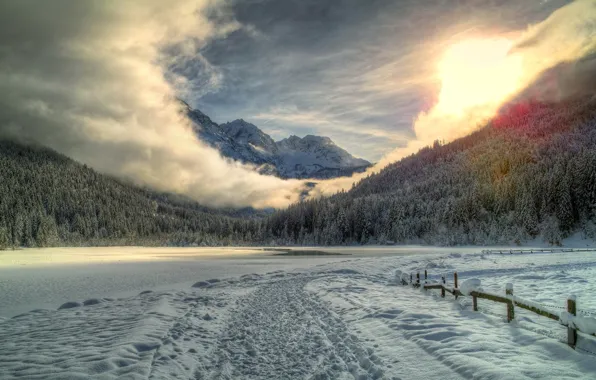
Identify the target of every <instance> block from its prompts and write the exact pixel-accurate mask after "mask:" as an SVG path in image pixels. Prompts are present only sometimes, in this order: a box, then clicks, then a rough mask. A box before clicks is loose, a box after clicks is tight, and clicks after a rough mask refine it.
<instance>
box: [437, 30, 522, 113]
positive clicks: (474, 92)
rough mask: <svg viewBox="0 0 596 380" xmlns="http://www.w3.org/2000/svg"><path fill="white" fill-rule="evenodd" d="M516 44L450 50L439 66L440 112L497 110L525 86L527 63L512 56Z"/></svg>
mask: <svg viewBox="0 0 596 380" xmlns="http://www.w3.org/2000/svg"><path fill="white" fill-rule="evenodd" d="M512 46H513V42H512V41H510V40H508V39H504V38H496V39H474V40H466V41H461V42H458V43H456V44H454V45H452V46H450V47H449V48H448V49H447V50H446V52H445V53H444V55H443V57H442V59H441V60H440V62H439V67H438V75H439V78H440V81H441V91H440V94H439V98H438V103H437V105H436V108H437V111H440V112H441V113H443V114H449V115H463V114H465V113H466V112H467V111H469V110H470V109H472V108H475V107H480V106H488V107H495V106H499V105H501V104H502V103H503V102H504V101H506V100H507V99H508V98H509V97H511V96H512V95H514V94H515V93H517V92H518V91H519V90H520V89H521V86H522V74H523V72H522V71H523V70H522V68H523V64H522V63H523V62H522V57H521V56H520V55H516V54H511V48H512Z"/></svg>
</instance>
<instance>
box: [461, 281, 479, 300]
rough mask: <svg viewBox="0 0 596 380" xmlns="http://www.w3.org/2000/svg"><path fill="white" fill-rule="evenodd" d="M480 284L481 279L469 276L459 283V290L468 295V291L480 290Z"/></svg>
mask: <svg viewBox="0 0 596 380" xmlns="http://www.w3.org/2000/svg"><path fill="white" fill-rule="evenodd" d="M481 285H482V281H480V280H479V279H477V278H470V279H467V280H465V281H464V282H462V283H461V285H460V286H459V291H460V292H461V293H462V294H463V295H466V296H469V295H470V293H472V292H474V291H479V290H481V288H480V286H481Z"/></svg>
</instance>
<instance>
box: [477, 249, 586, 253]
mask: <svg viewBox="0 0 596 380" xmlns="http://www.w3.org/2000/svg"><path fill="white" fill-rule="evenodd" d="M560 252H596V248H530V249H483V250H482V253H484V254H494V253H500V254H501V255H502V254H504V253H509V254H514V253H560Z"/></svg>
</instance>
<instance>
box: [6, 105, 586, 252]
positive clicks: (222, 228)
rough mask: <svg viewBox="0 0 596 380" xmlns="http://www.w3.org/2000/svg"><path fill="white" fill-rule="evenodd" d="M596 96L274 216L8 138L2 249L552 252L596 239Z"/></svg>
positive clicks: (525, 111) (503, 125) (413, 159)
mask: <svg viewBox="0 0 596 380" xmlns="http://www.w3.org/2000/svg"><path fill="white" fill-rule="evenodd" d="M595 105H596V100H589V99H588V100H586V99H584V100H581V101H579V100H575V101H568V102H563V103H557V104H545V103H525V104H521V105H516V106H512V107H510V108H509V109H508V110H506V111H504V112H503V113H502V114H501V115H500V116H498V117H497V118H495V119H494V120H493V121H492V122H491V123H489V124H488V125H487V126H486V127H484V128H482V129H480V130H479V131H477V132H475V133H473V134H471V135H469V136H467V137H465V138H462V139H458V140H456V141H454V142H452V143H449V144H444V145H443V144H441V143H439V142H436V143H435V144H434V145H433V146H432V147H427V148H425V149H423V150H421V151H420V152H419V153H417V154H415V155H412V156H410V157H407V158H405V159H403V160H401V161H399V162H396V163H394V164H392V165H390V166H388V167H387V168H385V169H384V170H382V171H381V172H380V173H378V174H376V175H372V176H369V177H368V178H366V179H364V180H362V181H361V182H359V183H358V184H355V186H354V187H353V188H352V189H351V190H350V191H347V192H342V193H339V194H336V195H334V196H332V197H329V198H320V199H314V200H308V201H303V202H299V203H296V204H294V205H292V206H290V207H289V208H288V209H285V210H280V211H277V212H274V213H272V214H271V213H265V212H256V211H254V210H232V209H227V210H226V209H210V208H207V207H202V206H200V205H198V204H197V203H195V202H193V201H191V200H188V199H186V198H183V197H179V196H175V195H168V194H161V193H156V192H153V191H151V190H147V189H143V188H139V187H136V186H134V185H132V184H129V183H127V182H125V181H121V180H117V179H114V178H112V177H109V176H106V175H102V174H99V173H97V172H96V171H94V170H93V169H91V168H88V167H87V166H85V165H82V164H79V163H77V162H75V161H73V160H71V159H70V158H68V157H66V156H63V155H61V154H58V153H56V152H54V151H52V150H49V149H46V148H41V147H35V146H25V145H22V144H19V143H15V142H10V141H0V194H1V196H0V248H8V247H45V246H58V245H70V246H73V245H342V244H346V245H347V244H384V243H396V244H407V243H419V244H420V243H421V244H438V245H456V244H477V245H483V244H515V243H523V242H525V241H528V240H532V239H535V238H538V239H540V240H543V241H546V242H548V243H550V244H554V245H557V244H560V243H561V240H562V239H564V238H565V237H567V236H570V235H571V234H573V233H576V232H580V233H581V234H582V235H583V236H584V237H586V238H591V239H594V238H596V106H595Z"/></svg>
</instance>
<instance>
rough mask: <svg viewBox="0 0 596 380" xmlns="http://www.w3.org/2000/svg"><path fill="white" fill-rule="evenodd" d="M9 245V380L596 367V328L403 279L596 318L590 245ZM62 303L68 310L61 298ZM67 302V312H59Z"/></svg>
mask: <svg viewBox="0 0 596 380" xmlns="http://www.w3.org/2000/svg"><path fill="white" fill-rule="evenodd" d="M317 250H324V251H326V252H335V253H347V254H349V255H345V256H272V253H279V252H268V251H263V250H260V249H238V248H229V249H179V248H172V249H169V248H164V249H159V248H86V249H83V248H77V249H75V248H72V249H44V250H24V251H5V252H0V379H89V378H95V379H113V378H123V379H420V378H431V379H435V378H437V379H473V378H478V379H536V378H542V379H572V378H573V379H577V378H580V379H594V378H596V354H592V353H590V352H593V353H596V338H594V337H587V336H583V335H580V338H579V344H578V349H576V350H573V349H571V348H570V347H568V346H567V345H566V344H565V343H564V342H565V341H566V328H565V327H563V326H561V325H559V324H558V323H556V322H554V321H550V320H549V319H547V318H544V317H541V316H538V315H536V314H532V313H530V312H525V311H523V310H522V309H520V308H516V319H515V320H514V321H513V322H512V323H507V321H506V316H505V306H504V305H502V304H493V303H492V302H490V301H485V300H479V309H480V311H479V312H474V311H472V306H471V299H470V298H469V297H461V298H459V299H458V300H457V301H456V300H454V298H453V297H452V296H450V295H447V297H446V298H444V299H442V298H441V297H440V292H439V291H435V290H433V291H424V290H420V289H414V288H411V287H407V286H401V285H398V284H397V281H396V280H395V273H396V271H398V270H401V271H405V272H415V271H418V270H420V271H423V270H424V269H427V270H428V271H429V274H430V275H431V278H433V279H438V278H439V277H440V275H441V274H442V273H447V274H450V277H449V280H450V281H452V277H451V273H453V272H454V271H457V272H458V274H459V277H460V282H461V281H464V280H466V279H469V278H478V279H480V280H481V281H482V287H483V289H484V290H485V291H491V292H494V293H498V294H504V287H505V284H506V283H507V282H512V283H513V284H514V291H515V294H516V295H517V296H520V297H523V298H526V299H529V300H533V301H535V302H537V303H540V304H541V305H543V307H545V308H549V309H551V310H553V312H556V313H559V312H561V311H563V306H564V302H565V300H566V298H567V296H568V295H570V294H575V295H577V300H578V309H579V310H580V311H581V313H580V314H581V315H584V316H586V317H593V318H596V252H586V253H548V254H546V253H544V254H543V253H532V254H515V255H499V254H482V253H480V251H481V249H480V248H465V249H463V248H417V247H377V248H361V247H355V248H334V249H327V248H325V249H320V248H317ZM60 307H62V308H60ZM59 308H60V309H59Z"/></svg>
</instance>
